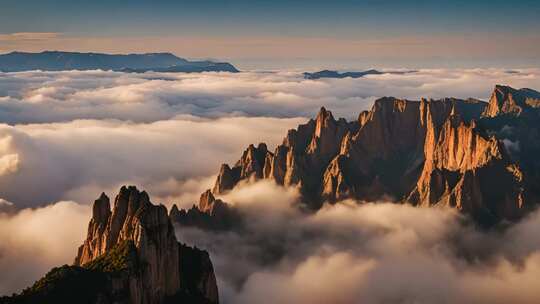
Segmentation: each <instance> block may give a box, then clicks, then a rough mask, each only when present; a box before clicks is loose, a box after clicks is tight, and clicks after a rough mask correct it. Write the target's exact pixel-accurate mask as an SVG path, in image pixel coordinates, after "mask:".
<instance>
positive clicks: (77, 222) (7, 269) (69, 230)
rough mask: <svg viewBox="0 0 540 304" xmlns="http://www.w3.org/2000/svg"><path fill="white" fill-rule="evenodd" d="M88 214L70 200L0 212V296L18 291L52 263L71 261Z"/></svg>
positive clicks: (69, 262)
mask: <svg viewBox="0 0 540 304" xmlns="http://www.w3.org/2000/svg"><path fill="white" fill-rule="evenodd" d="M0 201H1V200H0ZM90 214H91V209H90V206H89V205H79V204H76V203H74V202H59V203H56V204H54V205H49V206H47V207H42V208H38V209H25V210H22V211H20V212H18V213H14V214H6V213H1V211H0V273H2V275H1V276H0V295H4V294H11V293H13V292H19V291H20V290H21V289H22V288H25V287H28V286H30V285H32V284H33V283H34V281H35V280H37V279H39V278H40V277H41V276H43V275H44V274H45V273H46V272H48V271H49V270H50V269H51V268H52V267H54V266H59V265H63V264H71V263H72V262H73V259H74V258H75V255H76V253H77V247H78V246H79V245H80V244H82V241H83V240H84V238H85V236H86V228H87V226H88V220H89V218H90Z"/></svg>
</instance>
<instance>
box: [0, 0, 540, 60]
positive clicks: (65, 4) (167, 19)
mask: <svg viewBox="0 0 540 304" xmlns="http://www.w3.org/2000/svg"><path fill="white" fill-rule="evenodd" d="M539 15H540V2H538V1H528V0H523V1H499V0H495V1H484V0H476V1H462V0H458V1H440V0H433V1H406V0H404V1H367V0H364V1H360V0H357V1H318V0H317V1H281V0H278V1H262V0H254V1H243V0H231V1H172V0H169V1H164V0H162V1H139V0H135V1H129V2H128V1H103V0H97V1H78V0H71V1H67V0H45V1H28V0H18V1H13V0H4V1H2V10H1V11H0V52H9V51H13V50H26V51H40V50H45V49H56V50H75V51H102V52H113V53H128V52H153V51H169V52H173V53H175V54H177V55H179V56H183V57H187V58H215V59H222V60H229V61H232V62H233V63H236V64H237V65H239V66H240V67H243V68H249V69H257V68H258V69H265V68H268V69H271V68H284V67H288V68H306V67H311V68H316V67H322V66H324V67H328V66H329V67H336V68H356V67H372V66H385V67H398V66H399V67H531V66H538V65H539V63H540V34H539V33H538V29H539V28H540V19H539V18H538V16H539Z"/></svg>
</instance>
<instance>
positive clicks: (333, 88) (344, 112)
mask: <svg viewBox="0 0 540 304" xmlns="http://www.w3.org/2000/svg"><path fill="white" fill-rule="evenodd" d="M498 83H501V84H508V85H512V86H515V87H532V88H540V69H521V70H513V71H508V70H503V69H439V70H436V69H431V70H419V71H417V72H415V73H406V74H401V75H400V74H384V75H371V76H367V77H364V78H358V79H351V78H347V79H320V80H304V79H302V75H301V73H299V72H244V73H238V74H230V73H202V74H174V73H173V74H166V73H165V74H164V73H145V74H125V73H115V72H103V71H88V72H77V71H71V72H23V73H7V74H6V73H0V121H2V122H5V123H10V124H15V123H32V122H57V121H68V120H73V119H105V118H108V119H111V118H112V119H121V120H133V121H138V122H151V121H157V120H164V119H170V118H172V117H174V116H176V115H180V114H189V115H195V116H201V117H214V118H215V117H222V116H231V115H232V116H274V117H300V116H302V117H311V116H313V115H315V113H316V112H317V111H318V109H319V108H320V107H321V106H326V107H327V108H329V109H332V110H333V111H334V114H336V115H337V116H341V117H346V118H354V117H356V115H358V113H359V112H360V111H362V110H366V109H369V108H370V107H371V104H372V102H373V100H374V99H375V98H378V97H382V96H396V97H403V98H411V99H418V98H420V97H432V98H441V97H459V98H468V97H474V98H484V99H485V98H488V97H489V95H490V93H491V91H492V89H493V86H494V85H495V84H498Z"/></svg>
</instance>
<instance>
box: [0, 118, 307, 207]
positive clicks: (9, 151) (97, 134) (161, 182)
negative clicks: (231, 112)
mask: <svg viewBox="0 0 540 304" xmlns="http://www.w3.org/2000/svg"><path fill="white" fill-rule="evenodd" d="M302 121H304V119H278V118H264V117H258V118H243V117H236V118H222V119H215V120H206V119H198V118H194V117H183V118H178V119H173V120H167V121H158V122H153V123H130V122H122V121H96V120H84V121H82V120H79V121H73V122H68V123H51V124H31V125H16V126H8V125H0V194H1V197H2V198H4V199H7V200H9V201H11V202H14V203H15V204H16V205H19V206H37V205H42V204H45V203H50V202H55V201H58V200H66V199H71V200H76V201H78V202H81V203H89V202H93V199H94V198H95V197H97V195H98V194H99V193H101V191H104V190H108V191H110V192H111V193H113V192H114V191H117V189H118V187H119V186H120V185H122V184H135V185H138V186H139V187H141V188H144V189H146V190H147V191H149V192H150V193H151V194H152V195H153V197H154V198H155V199H156V200H158V201H160V200H161V199H166V200H167V202H166V203H172V201H171V200H176V199H180V200H182V201H174V202H176V203H180V204H183V203H184V204H192V203H193V202H195V199H198V196H199V195H200V193H201V192H202V190H204V189H201V187H203V186H201V184H203V185H204V186H205V187H209V186H210V185H211V183H212V182H213V180H212V179H211V178H209V177H211V176H213V175H214V174H216V171H217V170H218V169H219V166H220V164H221V163H223V162H234V161H236V159H237V158H238V157H239V155H241V153H242V151H243V149H245V148H246V147H247V145H249V144H250V143H258V142H260V141H266V142H267V143H268V144H269V146H270V147H273V146H275V145H277V144H278V143H280V142H281V140H282V139H283V136H284V134H285V133H286V131H287V129H289V128H292V127H295V126H296V125H297V124H299V123H300V122H302ZM190 194H191V196H190ZM185 200H187V201H185Z"/></svg>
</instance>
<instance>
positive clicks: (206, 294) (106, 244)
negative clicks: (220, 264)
mask: <svg viewBox="0 0 540 304" xmlns="http://www.w3.org/2000/svg"><path fill="white" fill-rule="evenodd" d="M125 242H132V243H133V244H134V248H135V251H136V257H137V261H138V263H137V264H138V265H144V267H142V268H140V269H137V270H134V269H132V270H130V272H129V273H128V274H126V276H121V277H119V278H118V279H117V280H116V279H115V282H116V283H115V282H113V288H119V289H121V290H123V292H126V293H127V294H129V296H128V297H129V302H130V303H141V304H142V303H163V302H164V300H165V299H166V298H168V297H174V296H177V295H178V294H181V293H185V292H195V293H198V294H200V296H201V297H203V298H205V299H206V300H207V301H208V302H209V303H217V301H218V300H217V286H216V285H215V277H214V273H213V271H212V272H208V271H206V270H205V273H204V274H202V276H203V278H199V279H201V280H204V284H203V282H200V283H201V284H202V285H201V286H203V285H204V288H205V290H199V289H196V290H186V289H185V288H186V287H185V285H183V284H182V282H181V280H180V278H181V276H182V268H181V265H182V260H181V259H182V250H181V249H182V248H184V247H185V246H184V247H183V246H181V245H180V244H179V243H178V242H177V240H176V236H175V232H174V228H173V226H172V224H171V222H170V220H169V216H168V215H167V209H166V208H165V207H164V206H163V205H157V206H156V205H154V204H152V203H151V202H150V199H149V196H148V194H147V193H146V192H144V191H142V192H140V191H139V190H138V189H137V188H136V187H134V186H130V187H122V188H121V189H120V192H119V194H118V195H117V196H116V198H115V203H114V206H113V210H112V212H111V211H110V206H109V199H108V198H107V196H106V195H104V194H102V195H101V196H100V198H99V199H97V200H96V201H95V203H94V207H93V215H92V219H91V221H90V224H89V227H88V236H87V238H86V240H85V241H84V244H83V245H82V246H81V247H80V248H79V251H78V254H77V257H76V258H75V265H78V266H84V265H87V264H89V263H91V262H93V261H95V260H96V259H99V258H101V257H103V256H106V255H107V254H108V253H109V252H111V251H114V250H115V248H118V246H122V244H124V243H125ZM187 248H189V247H187ZM183 250H184V251H186V250H188V249H185V248H184V249H183ZM206 256H207V254H206ZM205 263H210V261H209V260H208V261H206V262H205ZM206 268H208V267H206ZM194 280H195V279H194ZM209 282H210V283H209ZM211 282H213V284H214V285H213V286H209V285H208V284H211ZM189 283H190V284H192V283H193V282H189ZM186 284H187V283H186ZM197 284H198V283H197V282H195V285H197ZM197 286H198V285H197Z"/></svg>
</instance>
